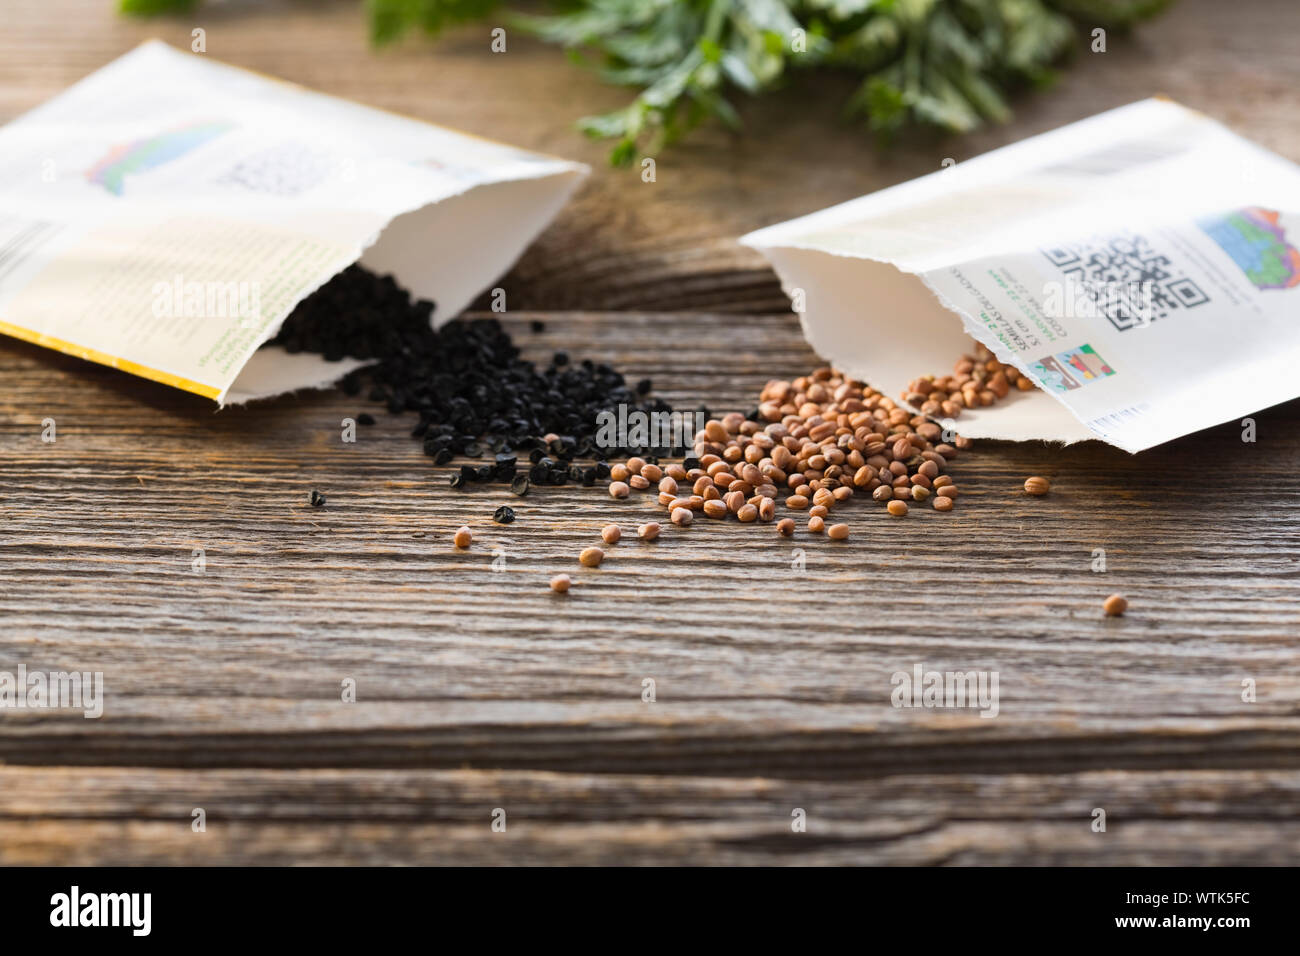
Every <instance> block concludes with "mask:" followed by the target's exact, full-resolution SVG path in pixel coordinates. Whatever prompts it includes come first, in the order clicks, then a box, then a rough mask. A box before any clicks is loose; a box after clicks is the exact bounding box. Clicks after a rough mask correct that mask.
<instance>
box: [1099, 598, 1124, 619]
mask: <svg viewBox="0 0 1300 956" xmlns="http://www.w3.org/2000/svg"><path fill="white" fill-rule="evenodd" d="M1101 609H1102V610H1103V611H1105V612H1106V616H1107V617H1119V616H1120V615H1122V614H1123V613H1124V612H1125V611H1127V610H1128V600H1127V599H1126V598H1125V597H1124V595H1122V594H1112V595H1111V596H1110V597H1108V598H1106V601H1105V603H1104V604H1102V606H1101Z"/></svg>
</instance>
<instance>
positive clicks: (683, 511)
mask: <svg viewBox="0 0 1300 956" xmlns="http://www.w3.org/2000/svg"><path fill="white" fill-rule="evenodd" d="M670 517H671V518H672V522H673V524H679V525H688V524H690V523H691V522H692V521H693V520H695V513H694V512H693V511H691V509H690V508H674V509H673V513H672V515H671V516H670Z"/></svg>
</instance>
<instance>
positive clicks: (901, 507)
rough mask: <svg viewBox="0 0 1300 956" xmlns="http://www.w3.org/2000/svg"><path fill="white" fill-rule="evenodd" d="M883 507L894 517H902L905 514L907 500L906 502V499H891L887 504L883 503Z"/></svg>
mask: <svg viewBox="0 0 1300 956" xmlns="http://www.w3.org/2000/svg"><path fill="white" fill-rule="evenodd" d="M885 508H886V509H887V510H888V511H889V513H890V514H891V515H893V516H894V517H895V518H901V517H903V515H905V514H907V502H906V501H898V500H894V501H891V502H890V503H889V504H887V505H885Z"/></svg>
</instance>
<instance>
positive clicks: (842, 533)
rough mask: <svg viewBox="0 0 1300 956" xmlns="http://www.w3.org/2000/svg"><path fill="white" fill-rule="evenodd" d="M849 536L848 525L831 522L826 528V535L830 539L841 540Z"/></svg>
mask: <svg viewBox="0 0 1300 956" xmlns="http://www.w3.org/2000/svg"><path fill="white" fill-rule="evenodd" d="M848 536H849V526H848V525H846V524H833V525H831V526H830V527H829V528H827V529H826V537H828V538H830V539H831V540H832V541H843V540H844V539H845V538H847V537H848Z"/></svg>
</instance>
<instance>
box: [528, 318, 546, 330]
mask: <svg viewBox="0 0 1300 956" xmlns="http://www.w3.org/2000/svg"><path fill="white" fill-rule="evenodd" d="M529 325H530V326H531V327H532V330H533V331H534V332H545V331H546V323H545V322H539V321H538V320H537V319H533V321H532V322H530V323H529Z"/></svg>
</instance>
